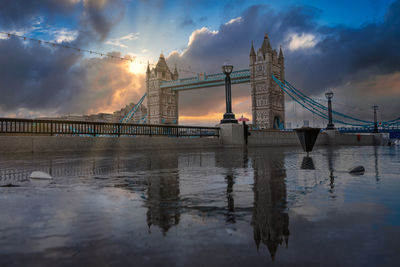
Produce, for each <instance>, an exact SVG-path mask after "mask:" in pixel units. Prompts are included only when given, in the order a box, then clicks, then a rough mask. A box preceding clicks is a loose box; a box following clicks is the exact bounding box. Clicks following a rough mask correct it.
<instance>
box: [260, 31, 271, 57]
mask: <svg viewBox="0 0 400 267" xmlns="http://www.w3.org/2000/svg"><path fill="white" fill-rule="evenodd" d="M261 51H262V52H263V54H266V53H268V52H270V51H271V44H270V42H269V38H268V34H265V35H264V41H263V43H262V45H261Z"/></svg>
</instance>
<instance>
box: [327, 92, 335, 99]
mask: <svg viewBox="0 0 400 267" xmlns="http://www.w3.org/2000/svg"><path fill="white" fill-rule="evenodd" d="M325 97H326V98H327V99H332V97H333V92H332V91H328V92H326V93H325Z"/></svg>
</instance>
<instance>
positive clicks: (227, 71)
mask: <svg viewBox="0 0 400 267" xmlns="http://www.w3.org/2000/svg"><path fill="white" fill-rule="evenodd" d="M232 70H233V66H232V65H229V64H227V63H224V65H222V71H223V73H225V74H226V75H229V74H231V73H232Z"/></svg>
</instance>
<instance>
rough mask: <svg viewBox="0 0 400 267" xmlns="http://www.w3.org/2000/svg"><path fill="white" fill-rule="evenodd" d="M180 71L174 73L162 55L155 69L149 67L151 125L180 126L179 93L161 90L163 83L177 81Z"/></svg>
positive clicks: (149, 120)
mask: <svg viewBox="0 0 400 267" xmlns="http://www.w3.org/2000/svg"><path fill="white" fill-rule="evenodd" d="M178 77H179V75H178V70H177V69H176V67H175V70H174V72H173V73H172V72H171V71H170V69H169V68H168V65H167V62H166V61H165V57H164V55H163V54H161V55H160V58H159V59H158V62H157V65H156V66H155V68H152V69H150V66H149V65H148V66H147V71H146V88H147V106H148V109H147V116H148V122H149V123H150V124H178V100H179V95H178V92H175V91H172V89H170V88H167V89H161V88H160V84H161V82H162V81H172V80H177V79H178Z"/></svg>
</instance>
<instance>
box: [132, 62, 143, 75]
mask: <svg viewBox="0 0 400 267" xmlns="http://www.w3.org/2000/svg"><path fill="white" fill-rule="evenodd" d="M129 71H130V72H131V73H133V74H138V75H145V74H146V64H140V62H138V61H137V60H134V61H133V62H131V63H129Z"/></svg>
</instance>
